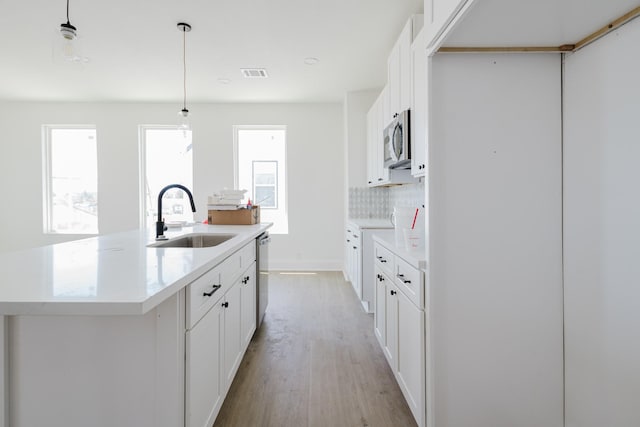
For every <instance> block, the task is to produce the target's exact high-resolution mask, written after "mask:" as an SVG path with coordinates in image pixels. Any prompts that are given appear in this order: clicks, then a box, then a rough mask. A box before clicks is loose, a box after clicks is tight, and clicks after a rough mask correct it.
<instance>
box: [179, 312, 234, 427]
mask: <svg viewBox="0 0 640 427" xmlns="http://www.w3.org/2000/svg"><path fill="white" fill-rule="evenodd" d="M223 325H224V310H223V307H222V305H221V304H216V305H215V306H214V307H212V308H211V309H210V310H209V312H207V314H206V315H205V316H204V317H203V318H202V319H201V320H200V322H199V323H198V324H197V325H196V326H195V327H194V328H193V329H191V330H190V331H187V341H186V346H187V349H188V350H187V360H186V362H187V363H186V375H185V379H186V386H187V387H186V396H185V398H186V402H187V407H186V423H185V424H186V425H187V426H188V427H196V426H197V427H205V426H212V425H213V421H214V419H215V416H216V414H217V413H218V411H219V410H220V407H221V405H222V400H223V398H222V396H223V391H224V388H223V387H224V381H223V380H222V376H221V375H220V373H221V371H220V366H221V361H222V355H221V354H220V349H221V347H220V344H219V343H220V337H221V336H222V333H223V331H222V327H223Z"/></svg>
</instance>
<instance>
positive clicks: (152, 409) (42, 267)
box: [0, 224, 271, 427]
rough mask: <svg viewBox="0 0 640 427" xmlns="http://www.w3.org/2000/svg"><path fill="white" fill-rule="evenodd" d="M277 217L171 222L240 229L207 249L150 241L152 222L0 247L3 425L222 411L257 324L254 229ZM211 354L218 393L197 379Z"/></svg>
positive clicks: (165, 418)
mask: <svg viewBox="0 0 640 427" xmlns="http://www.w3.org/2000/svg"><path fill="white" fill-rule="evenodd" d="M270 226H271V224H259V225H251V226H206V225H197V226H194V227H185V228H183V229H182V230H180V231H169V232H167V233H166V234H167V237H169V238H170V239H171V238H175V237H179V236H181V235H184V234H190V233H216V234H234V235H235V236H234V237H233V238H231V239H229V240H227V241H225V242H223V243H220V244H219V245H217V246H213V247H206V248H176V247H149V246H148V245H150V244H154V243H155V242H154V235H153V234H151V232H152V231H151V230H135V231H130V232H124V233H117V234H112V235H107V236H100V237H95V238H90V239H84V240H78V241H73V242H68V243H62V244H57V245H51V246H46V247H41V248H35V249H31V250H26V251H20V252H12V253H6V254H1V255H0V272H1V273H2V286H0V315H2V326H3V327H2V329H1V330H2V341H1V342H2V343H3V347H4V349H3V350H4V351H3V352H2V362H3V366H4V369H3V370H2V374H3V375H2V376H3V378H2V380H3V385H4V387H3V388H2V393H3V396H2V397H3V398H2V400H1V401H0V403H1V404H2V405H3V407H2V412H3V413H2V418H1V419H2V421H4V426H5V427H6V426H12V427H22V426H40V425H51V426H63V425H64V426H65V427H72V426H87V425H91V426H96V427H102V426H104V427H107V426H115V425H121V426H136V427H138V426H167V427H169V426H171V427H175V426H183V425H189V426H196V425H200V424H202V425H204V424H206V423H207V422H209V421H210V420H211V419H215V415H217V411H218V410H219V406H220V405H221V403H222V400H223V399H224V395H225V394H226V391H227V390H228V387H229V386H230V383H231V381H232V379H233V376H234V375H235V372H236V370H237V368H238V366H239V362H240V360H241V359H242V355H243V354H244V351H245V349H246V346H247V345H248V340H247V337H248V339H250V336H251V335H252V333H253V330H255V322H254V323H253V324H252V323H250V322H249V323H246V322H245V319H251V317H250V316H248V313H250V312H252V313H254V318H255V292H254V294H253V297H252V296H251V292H249V289H253V290H255V246H254V239H255V238H256V237H257V236H258V235H260V234H261V233H262V232H263V231H265V230H266V229H268V228H269V227H270ZM252 269H253V270H252ZM245 287H246V290H245ZM224 304H226V307H227V308H228V307H229V305H231V307H230V308H229V310H227V312H226V313H227V314H226V319H225V311H224V310H222V309H220V306H222V307H223V308H224ZM243 306H244V307H243ZM221 310H222V311H221ZM214 312H215V313H216V314H215V315H216V316H217V322H212V319H213V314H211V313H214ZM210 314H211V315H210ZM201 319H202V321H201ZM205 320H206V322H205ZM241 323H242V324H241ZM205 324H206V325H209V326H210V327H211V330H207V329H204V325H205ZM201 326H202V327H201ZM251 328H253V329H251ZM214 329H215V330H214ZM196 337H197V338H198V340H196ZM201 348H202V349H203V350H202V351H203V352H207V354H209V355H211V354H214V353H215V354H214V355H217V359H216V360H209V361H207V360H204V361H203V360H202V357H201V356H202V354H200V349H201ZM205 359H206V358H205ZM206 363H208V364H209V365H212V364H214V363H215V364H216V368H215V369H214V371H215V372H212V373H209V374H210V375H213V376H215V377H216V378H214V379H217V380H218V384H217V390H216V393H217V396H214V397H209V396H208V395H207V392H210V390H200V389H199V388H198V387H199V386H200V384H198V379H199V378H200V376H202V377H203V378H204V377H206V376H207V372H202V373H201V374H200V373H199V372H196V368H200V367H201V366H202V365H203V364H205V366H206ZM209 382H211V381H207V384H208V383H209ZM212 400H213V401H212Z"/></svg>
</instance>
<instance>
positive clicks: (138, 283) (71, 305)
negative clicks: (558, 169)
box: [0, 223, 271, 315]
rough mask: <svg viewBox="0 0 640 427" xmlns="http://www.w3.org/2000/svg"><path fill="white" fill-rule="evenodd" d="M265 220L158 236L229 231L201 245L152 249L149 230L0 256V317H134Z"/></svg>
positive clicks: (254, 233) (252, 233) (206, 267)
mask: <svg viewBox="0 0 640 427" xmlns="http://www.w3.org/2000/svg"><path fill="white" fill-rule="evenodd" d="M269 227H271V223H265V224H256V225H195V226H193V227H184V228H182V229H181V230H175V231H174V230H171V229H170V230H168V231H166V232H165V234H166V236H167V237H169V238H173V237H177V236H180V235H183V234H190V233H229V234H237V235H236V236H235V237H234V238H232V239H230V240H228V241H226V242H224V243H221V244H220V245H218V246H214V247H209V248H154V247H151V248H150V247H147V245H148V244H150V243H155V239H154V238H155V234H154V230H155V228H154V229H148V230H133V231H129V232H123V233H116V234H110V235H105V236H99V237H93V238H89V239H83V240H76V241H72V242H67V243H60V244H56V245H50V246H44V247H39V248H34V249H29V250H24V251H18V252H8V253H2V254H0V277H1V279H0V280H1V284H0V315H21V314H24V315H31V314H33V315H51V314H52V315H67V314H69V315H127V314H132V315H139V314H145V313H147V312H149V311H150V310H152V309H153V308H155V307H156V306H158V305H159V304H160V303H162V302H163V301H165V300H166V299H167V298H169V297H171V296H172V295H174V294H175V293H176V292H178V291H179V290H180V289H182V288H183V287H185V286H186V285H188V284H189V283H191V282H192V281H193V280H195V279H196V278H198V277H200V276H201V275H202V274H203V273H205V272H206V271H207V270H209V269H210V268H212V267H214V266H216V265H217V264H219V263H220V262H221V261H223V260H224V259H225V258H226V257H228V256H229V255H231V254H232V253H233V252H235V251H236V250H238V249H240V248H241V247H243V246H244V245H245V244H246V243H248V242H249V241H251V240H252V239H255V238H256V237H257V236H258V235H260V234H261V233H262V232H263V231H265V230H266V229H268V228H269Z"/></svg>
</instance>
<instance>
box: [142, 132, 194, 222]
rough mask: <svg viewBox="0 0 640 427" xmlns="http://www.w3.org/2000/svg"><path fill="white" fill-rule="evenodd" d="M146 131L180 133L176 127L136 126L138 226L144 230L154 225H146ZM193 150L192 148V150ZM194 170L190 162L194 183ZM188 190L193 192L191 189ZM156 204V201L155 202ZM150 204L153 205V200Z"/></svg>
mask: <svg viewBox="0 0 640 427" xmlns="http://www.w3.org/2000/svg"><path fill="white" fill-rule="evenodd" d="M148 130H174V131H180V130H181V129H180V127H179V126H178V125H150V124H146V125H138V194H139V197H138V224H139V226H140V228H141V229H145V228H147V227H151V226H152V225H154V223H152V224H147V203H146V202H145V200H146V197H147V196H146V195H147V188H146V185H147V138H146V131H148ZM187 132H191V144H193V133H192V131H191V130H189V131H187ZM192 149H193V148H192ZM193 175H194V168H193V160H192V162H191V180H192V182H193V181H194V176H193ZM190 190H192V191H193V189H192V188H190ZM156 202H157V201H156ZM150 203H154V201H153V200H151V201H150Z"/></svg>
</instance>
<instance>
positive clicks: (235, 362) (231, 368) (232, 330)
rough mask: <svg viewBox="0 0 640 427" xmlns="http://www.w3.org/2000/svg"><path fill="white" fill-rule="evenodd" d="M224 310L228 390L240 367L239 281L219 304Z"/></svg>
mask: <svg viewBox="0 0 640 427" xmlns="http://www.w3.org/2000/svg"><path fill="white" fill-rule="evenodd" d="M221 304H222V307H223V310H224V346H223V348H224V372H223V375H224V377H223V378H224V381H225V390H226V389H228V388H229V386H230V385H231V382H232V381H233V377H234V375H235V373H236V371H237V369H238V366H239V365H240V359H241V355H242V352H241V347H240V322H241V320H240V319H241V317H240V313H241V311H240V286H239V280H238V281H237V282H236V283H235V284H234V285H233V286H232V287H231V289H229V291H227V294H226V295H225V299H224V301H223V302H222V303H221Z"/></svg>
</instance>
